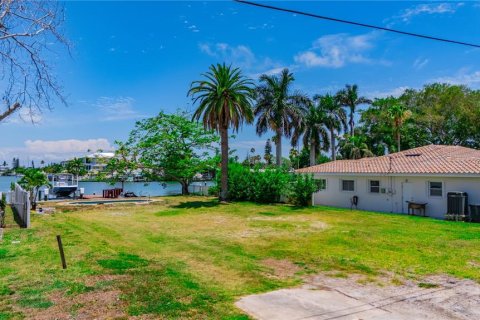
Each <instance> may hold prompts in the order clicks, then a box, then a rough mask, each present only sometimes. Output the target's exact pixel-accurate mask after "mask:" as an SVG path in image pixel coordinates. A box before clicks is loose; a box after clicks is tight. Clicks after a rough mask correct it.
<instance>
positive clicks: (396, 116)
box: [388, 104, 412, 152]
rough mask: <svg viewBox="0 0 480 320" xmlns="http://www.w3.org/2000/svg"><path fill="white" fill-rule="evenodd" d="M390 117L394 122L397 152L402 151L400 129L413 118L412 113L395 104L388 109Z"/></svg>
mask: <svg viewBox="0 0 480 320" xmlns="http://www.w3.org/2000/svg"><path fill="white" fill-rule="evenodd" d="M388 115H389V116H390V119H392V121H393V132H394V133H395V140H396V141H397V152H399V151H400V129H401V128H402V125H403V123H404V122H405V121H406V120H407V119H408V118H410V117H411V116H412V112H411V111H410V110H407V108H405V107H404V106H402V105H399V104H394V105H392V106H390V107H389V108H388Z"/></svg>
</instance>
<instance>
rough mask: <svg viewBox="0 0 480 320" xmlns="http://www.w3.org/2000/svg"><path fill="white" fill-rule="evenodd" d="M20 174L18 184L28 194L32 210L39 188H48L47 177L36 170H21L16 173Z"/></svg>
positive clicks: (35, 203)
mask: <svg viewBox="0 0 480 320" xmlns="http://www.w3.org/2000/svg"><path fill="white" fill-rule="evenodd" d="M18 172H19V173H21V174H22V177H21V178H20V180H18V184H19V185H20V186H21V187H22V188H23V189H24V190H25V191H29V192H30V204H31V207H32V209H33V210H35V208H36V206H37V202H36V200H37V193H38V190H39V188H40V187H43V186H48V185H49V184H50V182H49V181H48V178H47V175H46V174H45V173H44V172H43V171H42V170H41V169H38V168H22V169H20V170H19V171H18Z"/></svg>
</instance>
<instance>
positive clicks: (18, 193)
mask: <svg viewBox="0 0 480 320" xmlns="http://www.w3.org/2000/svg"><path fill="white" fill-rule="evenodd" d="M9 203H10V206H11V207H12V210H13V211H14V214H15V215H16V218H18V219H19V220H20V221H17V222H18V224H19V225H20V226H21V227H23V228H29V227H30V192H28V191H25V190H23V189H22V187H20V186H19V185H18V184H17V183H15V190H13V191H12V192H11V193H10V201H9Z"/></svg>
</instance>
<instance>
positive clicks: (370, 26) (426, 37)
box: [233, 0, 480, 48]
mask: <svg viewBox="0 0 480 320" xmlns="http://www.w3.org/2000/svg"><path fill="white" fill-rule="evenodd" d="M233 1H235V2H238V3H242V4H246V5H250V6H255V7H260V8H265V9H271V10H277V11H282V12H289V13H294V14H298V15H303V16H307V17H312V18H317V19H323V20H329V21H334V22H340V23H346V24H351V25H355V26H360V27H364V28H371V29H377V30H383V31H388V32H394V33H399V34H403V35H407V36H412V37H417V38H423V39H429V40H435V41H441V42H447V43H453V44H459V45H463V46H468V47H474V48H480V44H475V43H468V42H462V41H457V40H451V39H445V38H439V37H434V36H429V35H425V34H419V33H413V32H408V31H401V30H396V29H391V28H386V27H380V26H375V25H372V24H367V23H361V22H355V21H350V20H344V19H338V18H332V17H327V16H321V15H318V14H314V13H309V12H304V11H298V10H293V9H287V8H281V7H276V6H271V5H267V4H261V3H256V2H251V1H245V0H233Z"/></svg>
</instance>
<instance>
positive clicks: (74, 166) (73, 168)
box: [65, 158, 87, 179]
mask: <svg viewBox="0 0 480 320" xmlns="http://www.w3.org/2000/svg"><path fill="white" fill-rule="evenodd" d="M65 170H66V171H67V172H68V173H71V174H73V175H75V177H76V178H77V179H78V177H81V176H84V175H86V174H87V169H85V164H84V163H83V161H82V159H80V158H73V159H72V160H69V161H67V163H66V165H65Z"/></svg>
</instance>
